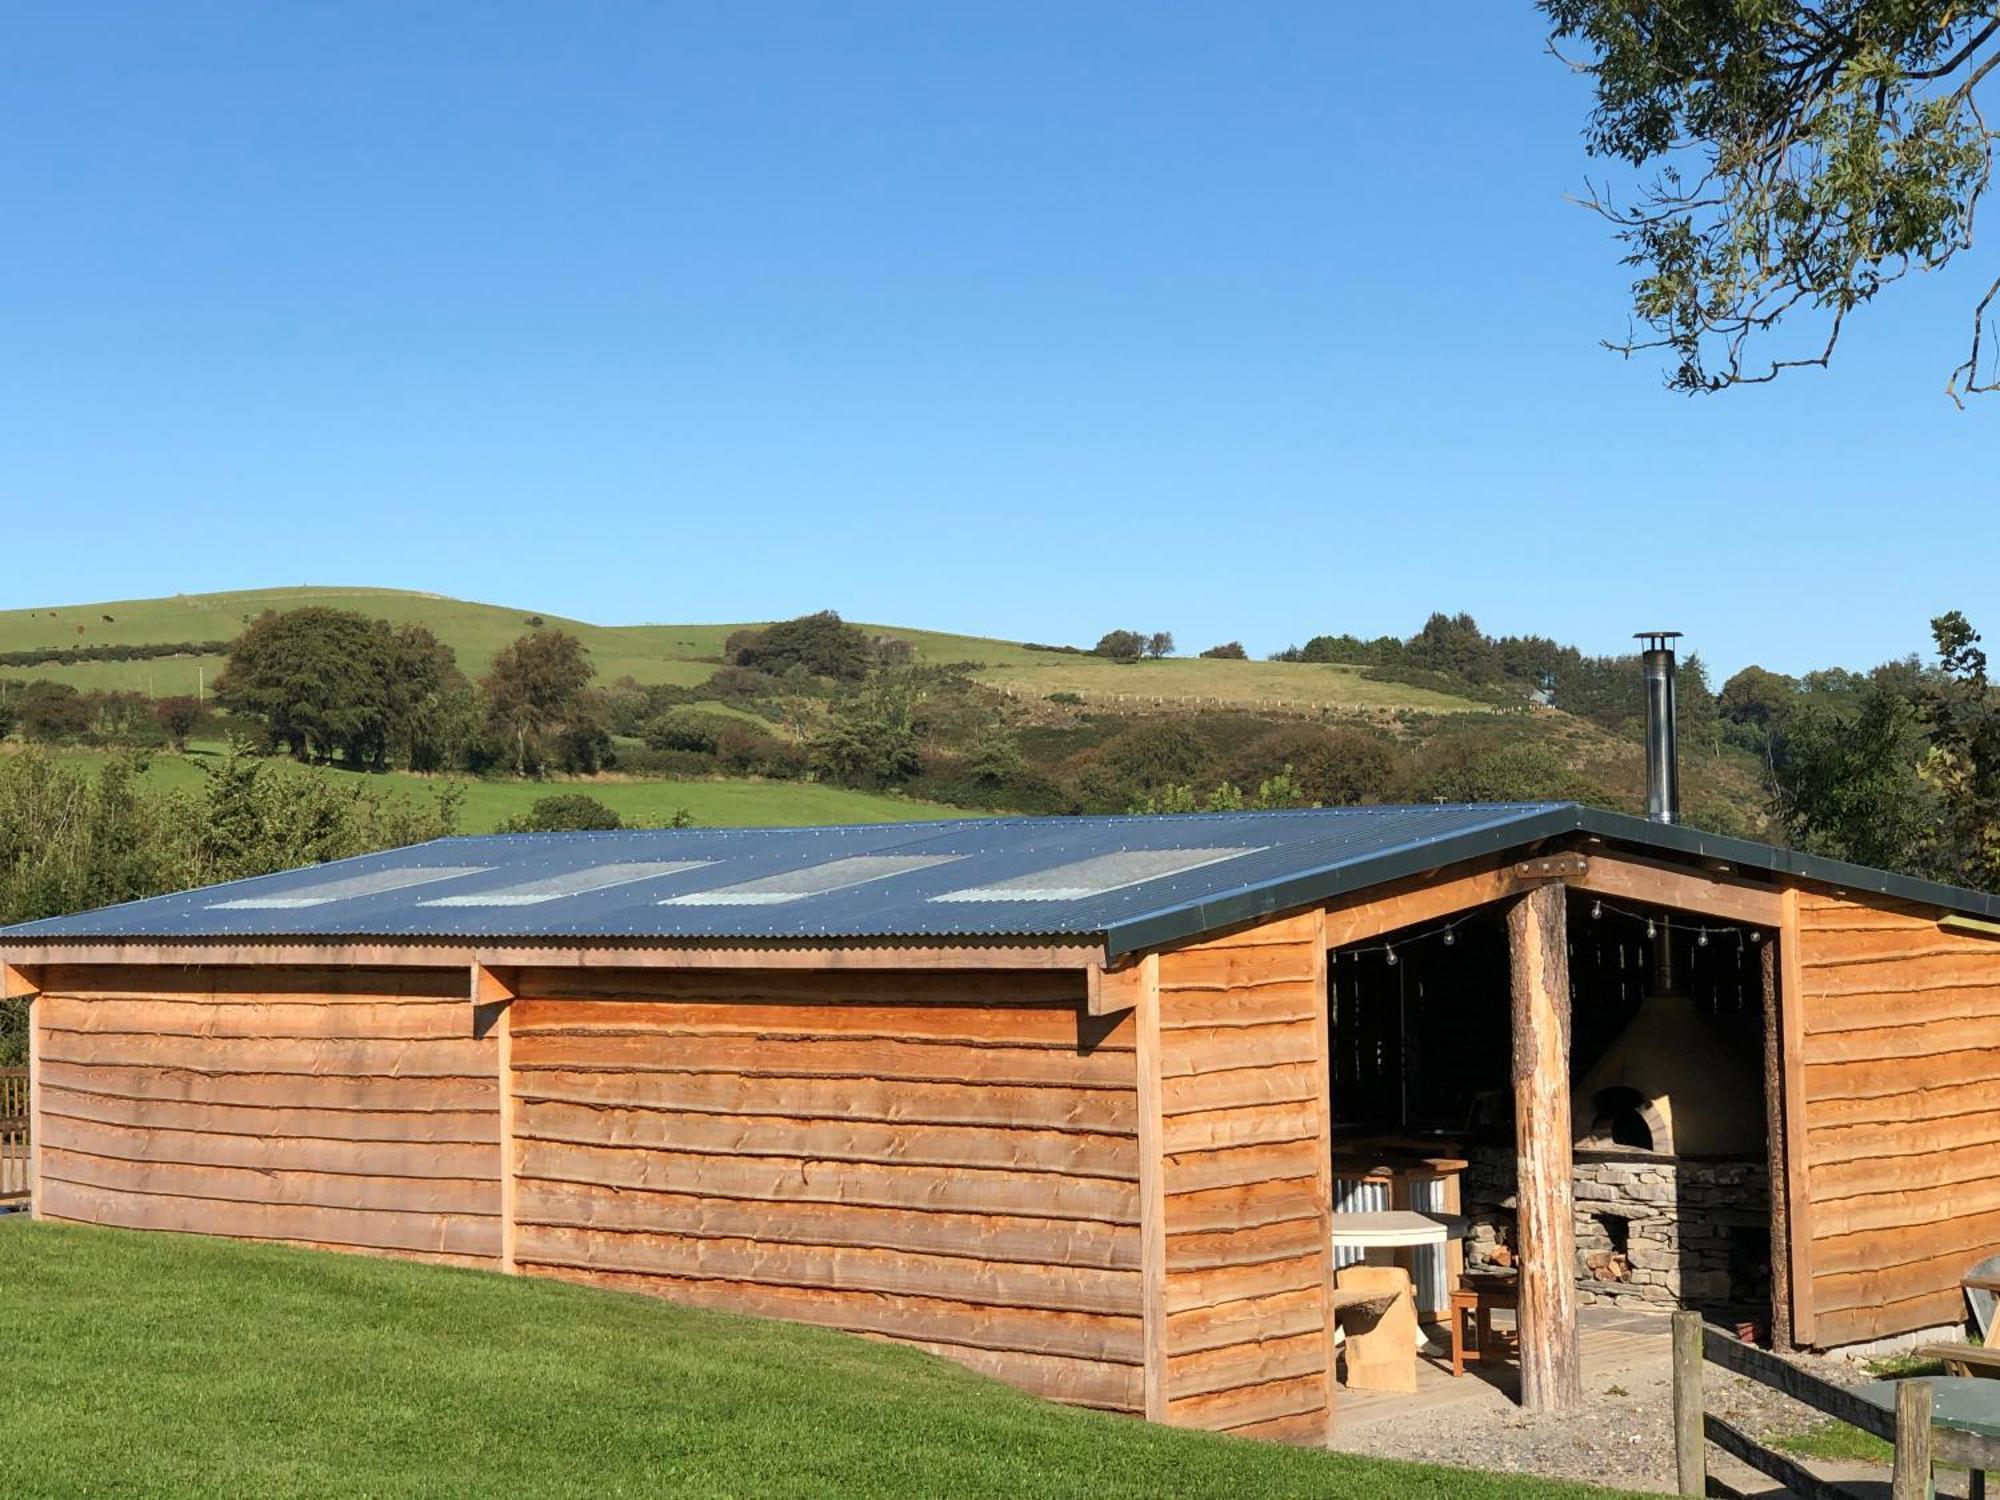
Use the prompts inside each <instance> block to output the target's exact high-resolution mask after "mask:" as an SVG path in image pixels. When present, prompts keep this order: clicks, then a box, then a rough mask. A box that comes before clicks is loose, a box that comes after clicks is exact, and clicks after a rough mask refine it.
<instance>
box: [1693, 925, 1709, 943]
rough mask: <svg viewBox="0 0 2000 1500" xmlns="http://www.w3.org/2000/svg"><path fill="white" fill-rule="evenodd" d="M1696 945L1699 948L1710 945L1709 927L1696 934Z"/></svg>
mask: <svg viewBox="0 0 2000 1500" xmlns="http://www.w3.org/2000/svg"><path fill="white" fill-rule="evenodd" d="M1694 945H1695V947H1697V948H1706V947H1707V946H1708V929H1707V928H1706V927H1704V928H1702V929H1701V931H1700V932H1698V933H1696V934H1695V939H1694Z"/></svg>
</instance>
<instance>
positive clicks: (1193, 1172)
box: [1167, 1136, 1318, 1197]
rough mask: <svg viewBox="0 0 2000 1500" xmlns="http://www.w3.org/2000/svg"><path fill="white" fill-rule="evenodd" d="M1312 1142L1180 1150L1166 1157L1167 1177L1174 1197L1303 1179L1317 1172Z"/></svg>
mask: <svg viewBox="0 0 2000 1500" xmlns="http://www.w3.org/2000/svg"><path fill="white" fill-rule="evenodd" d="M1317 1165H1318V1163H1317V1152H1316V1142H1315V1140H1314V1138H1313V1137H1310V1136H1300V1137H1298V1138H1297V1139H1295V1140H1290V1141H1281V1142H1279V1143H1278V1144H1276V1145H1251V1146H1225V1147H1220V1148H1218V1149H1216V1150H1212V1151H1184V1152H1180V1153H1177V1154H1175V1155H1174V1156H1172V1157H1170V1158H1168V1161H1167V1175H1168V1177H1169V1179H1170V1180H1171V1181H1172V1183H1173V1188H1174V1193H1175V1195H1176V1196H1177V1197H1180V1196H1185V1195H1187V1194H1190V1193H1199V1192H1208V1191H1214V1190H1217V1189H1224V1188H1243V1187H1250V1186H1253V1185H1255V1184H1257V1183H1262V1182H1269V1181H1274V1180H1278V1179H1288V1178H1294V1177H1302V1176H1305V1175H1306V1174H1307V1173H1309V1172H1313V1171H1316V1170H1317Z"/></svg>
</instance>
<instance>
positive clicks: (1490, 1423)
mask: <svg viewBox="0 0 2000 1500" xmlns="http://www.w3.org/2000/svg"><path fill="white" fill-rule="evenodd" d="M1797 1362H1798V1363H1799V1364H1800V1365H1801V1366H1802V1367H1804V1368H1806V1369H1808V1370H1810V1371H1811V1372H1812V1373H1813V1374H1816V1375H1819V1376H1821V1377H1822V1378H1824V1379H1827V1380H1830V1381H1833V1382H1835V1383H1838V1384H1842V1385H1854V1384H1858V1383H1860V1382H1861V1381H1863V1380H1866V1379H1868V1378H1869V1376H1868V1375H1867V1373H1866V1372H1865V1371H1864V1370H1863V1369H1862V1368H1861V1367H1860V1366H1859V1365H1858V1364H1855V1363H1853V1362H1851V1361H1847V1360H1838V1359H1833V1360H1829V1359H1810V1358H1801V1359H1800V1360H1798V1361H1797ZM1473 1378H1474V1377H1472V1376H1470V1375H1468V1376H1467V1377H1466V1380H1467V1382H1468V1385H1467V1391H1468V1395H1469V1397H1470V1399H1463V1400H1454V1401H1451V1402H1450V1403H1449V1404H1445V1405H1418V1406H1417V1407H1415V1408H1413V1409H1412V1410H1410V1411H1408V1412H1392V1413H1391V1414H1388V1415H1384V1416H1381V1417H1376V1418H1373V1419H1371V1420H1366V1421H1357V1422H1355V1423H1353V1424H1352V1425H1351V1426H1347V1427H1344V1428H1343V1429H1342V1430H1341V1431H1340V1433H1339V1435H1338V1436H1337V1437H1336V1439H1335V1446H1336V1447H1338V1448H1340V1449H1343V1450H1345V1451H1348V1452H1353V1453H1362V1454H1368V1455H1372V1456H1375V1457H1381V1458H1403V1459H1411V1460H1416V1461H1420V1462H1426V1463H1441V1464H1455V1465H1458V1466H1461V1467H1465V1468H1474V1469H1488V1470H1493V1471H1496V1472H1500V1473H1519V1474H1541V1475H1546V1476H1548V1477H1550V1478H1557V1479H1581V1480H1588V1481H1590V1482H1592V1483H1595V1484H1602V1485H1608V1486H1611V1487H1613V1488H1617V1489H1626V1490H1647V1491H1658V1492H1664V1493H1671V1492H1672V1491H1673V1489H1674V1439H1673V1376H1672V1371H1671V1366H1670V1364H1669V1362H1668V1356H1667V1340H1666V1338H1665V1337H1664V1331H1663V1334H1662V1337H1661V1338H1660V1340H1659V1353H1658V1356H1657V1358H1652V1357H1649V1358H1647V1359H1646V1360H1645V1361H1644V1362H1643V1363H1641V1364H1636V1365H1633V1366H1632V1367H1630V1368H1627V1369H1622V1370H1618V1371H1615V1372H1611V1373H1609V1374H1607V1375H1605V1376H1604V1377H1603V1378H1602V1379H1601V1380H1600V1381H1598V1382H1596V1383H1595V1385H1594V1388H1593V1389H1590V1390H1588V1391H1587V1392H1586V1395H1585V1400H1584V1406H1583V1409H1582V1410H1581V1411H1579V1412H1575V1413H1571V1414H1568V1415H1565V1416H1560V1417H1543V1416H1529V1415H1527V1414H1525V1413H1523V1412H1522V1411H1521V1409H1520V1408H1519V1407H1517V1406H1516V1405H1514V1403H1513V1401H1512V1400H1511V1399H1510V1398H1508V1397H1504V1396H1502V1395H1501V1394H1500V1393H1499V1392H1498V1391H1497V1390H1494V1389H1493V1388H1492V1387H1490V1386H1482V1387H1481V1388H1479V1389H1478V1390H1477V1392H1476V1393H1473V1392H1472V1391H1471V1387H1470V1382H1471V1381H1472V1379H1473ZM1706 1391H1707V1397H1708V1407H1709V1410H1710V1411H1712V1412H1714V1413H1715V1414H1716V1415H1717V1416H1720V1417H1723V1418H1725V1419H1726V1420H1728V1421H1729V1422H1731V1423H1733V1424H1735V1425H1736V1426H1737V1427H1740V1428H1742V1429H1743V1430H1744V1431H1745V1432H1748V1433H1751V1434H1753V1435H1755V1436H1758V1437H1768V1436H1771V1435H1774V1434H1777V1433H1781V1432H1793V1431H1798V1430H1799V1429H1801V1428H1804V1427H1807V1426H1810V1425H1812V1424H1813V1423H1814V1422H1815V1421H1816V1420H1818V1418H1817V1417H1816V1414H1815V1413H1813V1412H1811V1411H1809V1410H1808V1409H1807V1408H1805V1407H1803V1406H1800V1405H1799V1404H1798V1403H1797V1402H1795V1401H1793V1400H1791V1399H1790V1398H1789V1397H1786V1396H1782V1395H1780V1394H1779V1393H1778V1392H1776V1391H1774V1390H1771V1389H1770V1388H1769V1387H1767V1386H1762V1385H1759V1384H1757V1383H1756V1382H1754V1381H1749V1380H1744V1379H1742V1378H1740V1377H1738V1376H1734V1375H1729V1374H1726V1373H1724V1372H1723V1371H1721V1370H1718V1369H1716V1368H1714V1367H1713V1366H1709V1367H1708V1371H1707V1384H1706ZM1710 1465H1711V1468H1712V1469H1713V1471H1714V1472H1715V1473H1716V1474H1717V1475H1718V1477H1723V1478H1728V1479H1730V1480H1731V1481H1732V1482H1736V1483H1738V1484H1739V1485H1741V1486H1742V1487H1743V1488H1745V1489H1746V1490H1747V1491H1748V1492H1749V1493H1752V1494H1757V1493H1776V1491H1775V1487H1774V1486H1772V1485H1771V1484H1770V1482H1769V1481H1767V1480H1762V1479H1760V1478H1758V1477H1757V1476H1755V1475H1754V1474H1751V1473H1750V1472H1749V1471H1748V1470H1744V1469H1741V1468H1739V1467H1737V1466H1736V1465H1735V1464H1733V1463H1732V1462H1731V1461H1730V1460H1727V1459H1725V1458H1724V1457H1723V1456H1722V1455H1721V1454H1719V1453H1716V1452H1715V1451H1714V1450H1713V1449H1711V1450H1710ZM1814 1467H1815V1468H1818V1467H1819V1466H1818V1465H1815V1466H1814ZM1867 1472H1868V1471H1865V1470H1856V1471H1850V1473H1849V1474H1845V1475H1839V1476H1836V1475H1833V1474H1831V1473H1829V1474H1828V1477H1841V1478H1845V1477H1852V1476H1853V1475H1856V1474H1864V1473H1867ZM1875 1473H1876V1475H1877V1476H1879V1477H1880V1478H1882V1479H1883V1480H1885V1481H1886V1479H1887V1474H1886V1471H1875ZM1885 1492H1886V1490H1885Z"/></svg>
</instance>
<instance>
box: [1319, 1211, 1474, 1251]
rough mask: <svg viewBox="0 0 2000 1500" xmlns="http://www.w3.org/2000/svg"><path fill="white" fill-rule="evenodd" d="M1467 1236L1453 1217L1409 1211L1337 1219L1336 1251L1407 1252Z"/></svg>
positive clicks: (1334, 1241)
mask: <svg viewBox="0 0 2000 1500" xmlns="http://www.w3.org/2000/svg"><path fill="white" fill-rule="evenodd" d="M1464 1232H1465V1229H1464V1223H1463V1221H1462V1220H1460V1219H1457V1218H1454V1217H1453V1216H1452V1215H1450V1214H1426V1213H1418V1212H1417V1211H1416V1210H1415V1209H1409V1208H1392V1209H1388V1210H1386V1211H1385V1212H1381V1213H1359V1214H1353V1213H1336V1214H1334V1216H1333V1243H1334V1248H1336V1249H1341V1250H1364V1251H1365V1250H1405V1249H1410V1248H1412V1247H1414V1246H1417V1245H1442V1244H1443V1243H1444V1242H1445V1241H1446V1240H1449V1239H1455V1238H1457V1237H1458V1236H1459V1235H1461V1234H1463V1233H1464Z"/></svg>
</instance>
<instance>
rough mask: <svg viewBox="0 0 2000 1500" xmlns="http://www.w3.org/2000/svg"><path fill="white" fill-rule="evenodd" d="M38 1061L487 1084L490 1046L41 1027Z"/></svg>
mask: <svg viewBox="0 0 2000 1500" xmlns="http://www.w3.org/2000/svg"><path fill="white" fill-rule="evenodd" d="M42 1045H43V1047H44V1049H45V1051H44V1061H46V1062H48V1063H51V1064H54V1063H71V1064H74V1065H77V1066H81V1067H100V1066H125V1067H149V1068H173V1069H178V1070H181V1071H185V1072H191V1073H279V1074H294V1073H296V1074H303V1075H305V1076H307V1077H321V1078H323V1077H336V1078H413V1079H414V1078H421V1079H430V1078H482V1079H484V1080H485V1082H486V1083H487V1084H488V1085H489V1086H491V1085H492V1083H493V1044H492V1043H491V1042H487V1041H474V1040H472V1039H470V1038H465V1039H461V1040H456V1041H421V1042H373V1041H348V1040H321V1039H314V1040H287V1041H271V1040H262V1039H260V1040H255V1041H231V1042H227V1043H221V1042H217V1041H213V1040H210V1039H208V1038H205V1037H185V1036H148V1035H145V1034H143V1033H135V1032H108V1031H104V1032H93V1033H91V1034H89V1035H85V1034H83V1033H81V1032H75V1031H61V1030H55V1029H52V1028H44V1031H43V1037H42Z"/></svg>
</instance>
